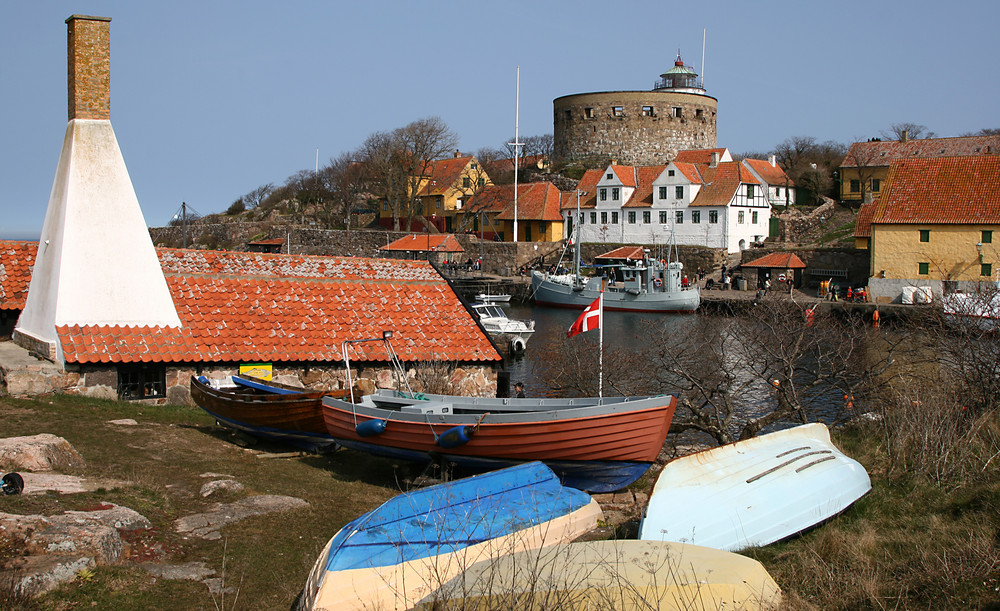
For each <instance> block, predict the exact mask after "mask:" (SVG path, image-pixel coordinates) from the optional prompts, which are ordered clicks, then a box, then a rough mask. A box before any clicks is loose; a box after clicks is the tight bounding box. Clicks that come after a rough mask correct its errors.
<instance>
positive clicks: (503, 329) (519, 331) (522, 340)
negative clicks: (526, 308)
mask: <svg viewBox="0 0 1000 611" xmlns="http://www.w3.org/2000/svg"><path fill="white" fill-rule="evenodd" d="M471 305H472V311H473V312H475V314H476V316H477V317H478V318H479V322H480V323H481V324H482V325H483V328H484V329H486V331H487V332H488V333H489V334H490V335H492V336H494V337H495V338H497V339H499V340H500V341H502V342H503V343H504V344H506V345H507V346H509V348H510V351H511V353H513V354H521V353H522V352H524V350H525V348H527V347H528V339H530V338H531V334H532V333H534V332H535V321H533V320H528V321H525V320H516V319H513V318H509V317H508V316H507V313H506V312H504V310H503V308H502V307H500V306H499V305H497V304H495V303H486V302H484V303H473V304H471Z"/></svg>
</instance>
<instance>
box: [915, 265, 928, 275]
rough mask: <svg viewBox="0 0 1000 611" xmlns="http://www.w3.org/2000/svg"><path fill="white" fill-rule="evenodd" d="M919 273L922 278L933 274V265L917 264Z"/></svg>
mask: <svg viewBox="0 0 1000 611" xmlns="http://www.w3.org/2000/svg"><path fill="white" fill-rule="evenodd" d="M917 273H918V274H920V275H921V276H926V275H927V274H929V273H931V264H930V263H917Z"/></svg>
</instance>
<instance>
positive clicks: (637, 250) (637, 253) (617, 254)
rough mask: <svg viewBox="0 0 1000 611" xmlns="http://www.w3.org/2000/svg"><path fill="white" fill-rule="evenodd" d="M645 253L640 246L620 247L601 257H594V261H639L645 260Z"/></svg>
mask: <svg viewBox="0 0 1000 611" xmlns="http://www.w3.org/2000/svg"><path fill="white" fill-rule="evenodd" d="M645 256H646V252H645V251H644V250H643V248H642V246H622V247H620V248H616V249H614V250H612V251H609V252H606V253H604V254H601V255H597V256H596V257H594V258H595V259H628V260H630V261H639V260H641V259H643V258H645Z"/></svg>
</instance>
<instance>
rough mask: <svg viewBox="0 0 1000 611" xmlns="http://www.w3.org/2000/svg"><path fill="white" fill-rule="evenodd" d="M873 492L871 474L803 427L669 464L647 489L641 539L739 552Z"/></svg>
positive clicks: (817, 427) (820, 433)
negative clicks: (648, 491)
mask: <svg viewBox="0 0 1000 611" xmlns="http://www.w3.org/2000/svg"><path fill="white" fill-rule="evenodd" d="M869 490H871V481H870V479H869V477H868V473H867V472H866V471H865V469H864V467H862V466H861V465H860V464H859V463H858V462H857V461H855V460H853V459H851V458H849V457H847V456H845V455H844V454H843V453H841V452H840V451H839V450H838V449H837V448H836V447H835V446H834V445H833V443H832V442H831V441H830V432H829V430H828V429H827V428H826V426H824V425H822V424H816V423H814V424H806V425H802V426H798V427H795V428H791V429H786V430H784V431H778V432H776V433H770V434H768V435H762V436H760V437H755V438H753V439H748V440H745V441H740V442H737V443H733V444H728V445H725V446H720V447H718V448H713V449H711V450H706V451H704V452H698V453H695V454H691V455H689V456H685V457H683V458H679V459H677V460H675V461H672V462H670V463H668V464H667V465H666V467H664V469H663V471H661V472H660V475H659V477H658V478H657V481H656V484H655V485H654V486H653V491H652V493H651V494H650V499H649V505H648V507H647V510H646V516H645V518H644V519H643V520H642V523H641V524H640V529H639V538H640V539H646V540H651V541H675V542H681V543H691V544H694V545H703V546H706V547H713V548H716V549H721V550H729V551H737V550H741V549H745V548H748V547H755V546H763V545H767V544H769V543H774V542H776V541H780V540H782V539H785V538H787V537H790V536H792V535H795V534H797V533H799V532H802V531H803V530H806V529H808V528H810V527H812V526H815V525H816V524H819V523H820V522H822V521H824V520H827V519H829V518H831V517H833V516H834V515H836V514H838V513H840V512H841V511H843V510H844V509H846V508H847V507H848V506H850V505H851V504H852V503H853V502H854V501H856V500H857V499H859V498H861V497H862V496H863V495H865V494H866V493H867V492H868V491H869Z"/></svg>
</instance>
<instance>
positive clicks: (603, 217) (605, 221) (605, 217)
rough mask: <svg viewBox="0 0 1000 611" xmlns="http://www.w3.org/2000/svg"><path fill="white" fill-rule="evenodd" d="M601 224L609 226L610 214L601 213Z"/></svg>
mask: <svg viewBox="0 0 1000 611" xmlns="http://www.w3.org/2000/svg"><path fill="white" fill-rule="evenodd" d="M601 224H602V225H607V224H608V213H607V212H602V213H601Z"/></svg>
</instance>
